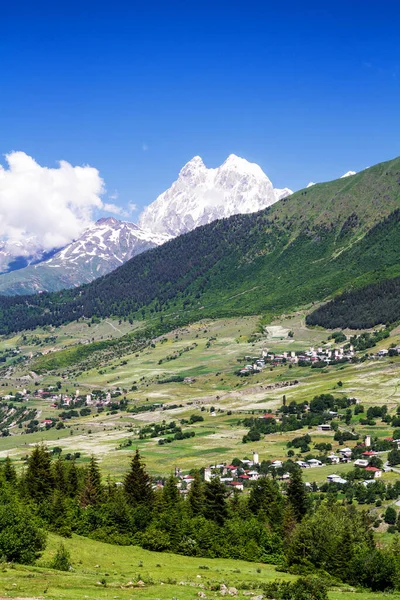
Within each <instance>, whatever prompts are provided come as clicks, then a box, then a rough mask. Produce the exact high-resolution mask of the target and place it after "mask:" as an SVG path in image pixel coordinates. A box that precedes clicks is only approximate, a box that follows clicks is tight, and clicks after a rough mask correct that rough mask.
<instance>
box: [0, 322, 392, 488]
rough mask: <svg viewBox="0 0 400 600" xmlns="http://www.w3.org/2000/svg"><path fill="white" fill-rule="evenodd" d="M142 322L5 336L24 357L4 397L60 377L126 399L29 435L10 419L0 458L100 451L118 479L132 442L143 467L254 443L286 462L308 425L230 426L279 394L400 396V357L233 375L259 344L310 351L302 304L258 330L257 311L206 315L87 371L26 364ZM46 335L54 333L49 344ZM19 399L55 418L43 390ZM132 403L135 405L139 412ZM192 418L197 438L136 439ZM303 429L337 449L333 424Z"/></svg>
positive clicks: (73, 386)
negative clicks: (40, 445) (41, 370)
mask: <svg viewBox="0 0 400 600" xmlns="http://www.w3.org/2000/svg"><path fill="white" fill-rule="evenodd" d="M138 326H139V323H135V324H134V325H133V326H131V325H129V324H127V323H119V322H118V321H111V320H107V321H105V322H102V323H99V324H91V327H88V325H87V323H74V324H71V325H68V326H66V327H61V328H57V329H54V330H52V331H39V332H38V333H37V332H35V334H34V335H35V337H37V338H39V340H42V341H40V344H42V345H41V346H37V345H32V335H33V334H32V333H26V334H25V335H22V336H19V337H17V338H9V339H2V340H1V342H0V350H3V349H6V348H7V349H11V348H15V347H18V349H19V350H20V354H21V355H22V356H26V357H27V358H26V360H25V361H24V362H21V363H20V364H15V365H13V363H12V362H11V364H10V365H6V367H4V368H3V377H2V379H1V385H2V386H3V388H4V392H3V393H4V394H9V395H12V394H14V393H15V392H17V391H19V390H22V389H23V388H29V389H31V390H32V389H33V390H35V389H36V390H37V389H41V388H48V386H54V387H55V386H56V385H57V383H58V385H59V388H60V389H59V391H58V392H59V393H61V392H62V393H65V394H70V395H71V396H73V395H74V394H75V390H79V393H80V394H86V393H90V392H91V391H92V390H93V389H98V388H100V389H103V390H107V391H110V392H113V391H115V390H117V389H119V390H121V393H122V394H123V396H124V397H126V398H127V400H128V406H127V410H123V411H111V410H108V409H105V410H103V412H100V413H98V412H97V411H96V408H93V409H92V413H91V414H90V415H88V416H84V417H79V418H76V417H73V418H71V419H68V420H67V421H65V428H63V429H59V430H56V429H55V428H51V429H48V430H46V429H41V430H40V431H38V432H35V433H30V434H26V433H22V432H23V431H24V430H22V431H21V430H20V429H18V428H17V427H14V428H13V427H11V429H10V435H9V436H8V437H3V438H0V457H3V458H4V457H5V456H6V455H7V454H9V455H10V456H11V457H14V458H24V457H25V456H26V454H27V453H28V452H29V449H30V448H31V447H32V445H34V444H35V443H37V442H39V441H45V442H47V443H48V444H49V447H50V448H52V447H55V446H57V447H60V448H62V451H63V452H64V453H67V452H80V453H81V457H80V459H79V460H81V461H84V460H87V459H88V457H89V455H90V454H91V453H94V454H96V455H97V456H98V457H99V458H100V460H101V462H102V467H103V468H105V469H106V471H108V472H109V473H110V474H112V476H113V477H114V478H117V479H118V478H120V476H121V475H122V473H123V472H124V471H125V469H126V467H127V465H128V462H129V460H130V456H131V454H132V449H134V448H135V447H138V448H139V449H140V451H141V453H142V454H143V456H144V459H145V461H146V463H147V466H148V468H149V470H150V471H151V472H152V473H153V474H160V475H166V474H169V473H171V472H173V470H174V468H175V467H180V468H181V469H183V470H184V471H189V470H190V469H191V468H194V467H205V466H208V465H210V464H215V463H216V462H225V461H231V460H232V459H233V458H234V457H238V458H245V457H249V458H251V453H252V451H257V452H258V453H259V457H260V460H268V459H270V460H274V459H283V458H285V457H286V455H287V448H286V444H287V442H288V441H289V440H290V439H292V438H293V437H295V436H296V435H301V434H302V433H304V431H303V432H288V433H277V434H272V435H268V436H265V438H264V439H262V440H260V441H259V442H252V443H251V444H243V443H242V437H243V435H244V434H245V433H246V432H247V429H246V428H244V427H243V426H242V425H239V424H238V421H239V420H241V419H243V418H245V417H247V416H251V415H252V414H255V415H257V414H261V413H262V412H265V411H271V410H272V409H276V408H277V407H278V406H280V405H281V404H282V398H283V395H285V396H286V402H287V403H290V402H291V401H293V400H294V401H296V402H300V401H304V400H307V401H310V400H311V399H312V398H313V397H314V396H315V395H318V394H321V393H332V394H334V395H337V396H345V395H347V396H351V397H352V396H354V397H357V398H359V399H360V400H361V402H362V404H363V405H365V407H366V408H367V407H368V406H371V405H382V404H385V405H387V406H388V408H389V409H390V410H393V409H395V408H396V407H397V405H398V404H399V403H400V388H399V384H400V371H399V359H398V358H385V359H382V360H368V361H365V362H362V363H358V364H345V365H336V366H330V367H327V368H324V369H312V368H310V367H298V366H294V365H293V366H292V365H279V366H276V367H266V368H265V369H264V370H263V371H262V372H261V373H258V374H253V375H251V376H249V377H246V378H242V377H238V375H237V374H236V371H237V370H238V368H239V367H241V366H243V365H244V364H246V360H245V356H259V355H260V354H261V352H262V350H263V349H264V350H265V349H268V350H271V351H274V352H283V351H285V350H307V349H309V347H310V346H318V345H321V344H323V343H324V342H326V341H327V339H328V336H329V332H327V331H325V330H320V329H309V328H307V327H306V326H305V323H304V313H302V312H299V313H296V314H293V315H288V316H286V317H283V318H281V319H279V320H278V321H276V322H273V323H271V324H269V325H268V326H266V327H265V328H262V327H261V324H260V319H259V317H257V316H255V317H244V318H235V319H220V320H215V321H208V320H207V321H202V322H198V323H195V324H193V325H190V326H188V327H185V328H181V329H179V330H176V331H173V332H171V333H169V334H167V335H165V336H162V337H161V338H158V339H156V340H153V343H151V344H150V343H149V344H148V345H147V346H146V347H145V348H143V349H141V350H138V351H136V352H132V353H131V354H126V355H121V356H119V355H118V356H114V357H111V358H107V359H104V357H102V355H100V356H99V358H98V360H97V363H96V366H93V365H91V366H90V368H88V369H86V368H85V362H83V363H81V364H80V365H74V366H71V367H69V368H68V369H65V370H64V371H62V372H56V373H53V372H51V373H48V374H44V375H41V376H37V375H35V373H34V372H32V370H33V368H34V365H35V357H32V358H29V356H30V353H31V352H32V348H36V351H37V349H38V348H39V349H40V351H41V352H43V351H48V350H50V351H51V350H53V351H54V350H57V349H59V348H64V347H65V346H66V345H69V344H76V343H79V342H83V341H84V339H85V336H88V335H89V334H88V332H90V336H91V338H94V339H95V340H100V339H102V338H103V339H104V337H105V336H108V337H119V336H121V335H122V334H124V333H127V332H129V331H132V329H135V328H136V327H138ZM289 333H290V337H288V335H289ZM345 333H347V334H350V333H351V332H345ZM49 337H50V338H55V341H51V340H50V341H45V340H46V339H48V338H49ZM399 339H400V335H399V331H398V330H394V331H393V332H392V334H391V337H390V338H389V339H387V340H383V341H382V342H380V343H379V344H378V346H377V347H376V348H374V349H373V350H374V351H376V350H377V349H379V348H387V347H389V345H390V344H392V343H395V344H396V343H398V342H399ZM51 344H53V346H51ZM11 360H12V359H11ZM177 377H178V378H180V379H182V378H186V382H184V381H173V380H172V379H173V378H177ZM21 378H25V379H21ZM289 384H292V385H289ZM26 404H27V406H28V407H29V408H35V409H36V410H37V411H38V415H39V417H38V418H39V420H44V419H46V418H52V417H56V416H57V414H58V410H57V409H55V408H53V407H52V406H51V404H52V402H51V401H50V400H48V399H45V398H40V399H32V400H29V401H27V402H26ZM146 407H150V408H151V410H146ZM138 409H140V410H141V411H142V412H137V410H138ZM132 411H136V412H132ZM191 415H200V416H202V417H203V419H204V420H203V421H202V422H199V423H194V424H186V425H184V427H183V431H188V432H190V431H193V432H194V433H195V436H194V437H191V438H188V439H183V440H175V441H173V442H172V443H170V444H165V445H159V443H158V442H159V438H158V437H153V438H151V437H147V438H146V439H141V438H143V436H140V435H139V433H140V429H141V428H143V427H145V426H146V425H148V424H151V423H159V424H161V423H163V422H166V423H168V422H170V421H175V422H176V423H177V424H179V422H180V421H181V420H182V419H184V420H186V421H188V420H189V419H190V416H191ZM355 425H356V426H357V431H358V432H359V433H360V436H361V437H362V436H364V435H365V434H368V433H371V427H368V426H362V425H359V423H358V420H357V418H356V417H353V421H352V426H355ZM372 431H373V433H374V434H375V435H378V436H379V437H387V436H389V435H390V433H391V428H390V427H389V426H387V425H386V424H385V423H382V422H381V421H380V420H378V422H377V425H376V426H375V427H374V428H373V429H372ZM307 432H308V433H309V434H310V435H311V437H312V444H314V443H318V442H321V441H322V442H327V441H329V442H330V443H332V444H333V446H334V449H337V448H338V444H337V442H333V432H328V433H322V432H320V431H317V430H316V429H314V430H308V431H307ZM21 464H22V463H21ZM346 467H347V466H346V465H338V466H335V469H334V471H336V472H340V473H341V472H345V471H346ZM331 470H332V468H331ZM326 475H327V473H325V468H324V469H309V470H307V471H306V473H305V479H306V480H309V481H317V482H322V481H324V480H325V478H326ZM389 476H390V475H389V474H388V475H385V476H384V477H389Z"/></svg>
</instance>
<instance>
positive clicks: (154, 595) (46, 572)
mask: <svg viewBox="0 0 400 600" xmlns="http://www.w3.org/2000/svg"><path fill="white" fill-rule="evenodd" d="M61 541H62V542H63V543H64V545H65V547H66V548H67V549H68V550H69V552H70V554H71V559H72V567H73V570H72V571H70V572H62V571H56V570H54V569H51V568H49V567H48V565H49V564H50V563H51V561H52V559H53V557H54V555H55V553H56V550H57V548H58V546H59V544H60V542H61ZM275 579H291V580H294V579H295V577H294V576H292V575H288V574H286V573H280V572H277V571H276V568H275V567H274V566H272V565H264V564H257V563H249V562H245V561H238V560H229V559H206V558H204V559H203V558H191V557H185V556H177V555H174V554H167V553H157V552H149V551H146V550H142V549H141V548H137V547H132V546H128V547H122V546H111V545H109V544H104V543H101V542H96V541H93V540H89V539H86V538H82V537H79V536H73V537H72V538H71V539H62V538H59V537H58V536H55V535H50V536H49V540H48V546H47V548H46V551H45V552H44V554H43V556H42V557H41V558H40V560H39V561H38V564H37V566H34V567H30V566H22V565H13V566H10V565H4V564H3V565H1V567H0V594H2V595H3V597H5V598H29V599H30V600H32V599H34V600H36V599H38V598H41V599H42V598H49V600H61V599H66V600H83V599H89V600H94V599H111V598H113V599H117V598H118V599H121V600H123V599H132V600H133V599H134V598H138V599H140V600H172V599H174V598H175V599H176V600H194V599H195V598H199V592H200V593H201V592H203V593H205V594H206V597H207V598H218V597H221V595H220V592H219V591H213V590H210V587H212V586H213V587H216V586H217V587H218V588H219V585H220V584H225V585H226V586H227V587H236V588H237V589H238V597H248V592H249V591H250V590H252V591H253V593H254V594H256V592H257V590H259V588H258V585H259V584H261V583H262V582H267V581H273V580H275ZM138 581H142V582H143V583H144V585H137V584H138ZM244 592H247V594H244ZM383 597H386V594H382V593H379V594H373V593H369V592H356V590H354V589H352V588H349V587H346V586H343V589H342V588H336V589H334V590H332V591H331V592H329V598H330V600H350V599H354V600H377V598H383ZM387 597H388V598H389V597H390V598H393V600H399V598H400V594H387ZM1 600H2V599H1Z"/></svg>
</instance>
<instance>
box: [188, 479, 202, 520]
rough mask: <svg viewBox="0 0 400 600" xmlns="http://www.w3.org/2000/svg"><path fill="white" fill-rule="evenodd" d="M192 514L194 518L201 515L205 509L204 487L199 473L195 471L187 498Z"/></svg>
mask: <svg viewBox="0 0 400 600" xmlns="http://www.w3.org/2000/svg"><path fill="white" fill-rule="evenodd" d="M187 501H188V506H189V510H190V514H191V516H193V517H197V516H198V515H201V514H202V512H203V508H204V485H203V482H202V480H201V475H200V473H199V471H195V473H194V479H193V481H192V483H191V486H190V489H189V493H188V496H187Z"/></svg>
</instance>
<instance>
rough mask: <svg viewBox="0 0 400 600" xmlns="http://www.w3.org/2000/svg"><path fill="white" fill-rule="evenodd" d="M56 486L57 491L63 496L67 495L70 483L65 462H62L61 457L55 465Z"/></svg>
mask: <svg viewBox="0 0 400 600" xmlns="http://www.w3.org/2000/svg"><path fill="white" fill-rule="evenodd" d="M53 473H54V485H55V488H56V490H59V491H60V492H62V494H64V495H65V494H66V493H67V488H68V482H67V476H66V472H65V462H64V461H63V460H62V458H61V456H59V457H58V458H57V460H56V462H55V464H54V469H53Z"/></svg>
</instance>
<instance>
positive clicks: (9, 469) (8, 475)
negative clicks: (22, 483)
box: [3, 456, 17, 484]
mask: <svg viewBox="0 0 400 600" xmlns="http://www.w3.org/2000/svg"><path fill="white" fill-rule="evenodd" d="M3 477H4V479H5V480H6V481H7V483H11V484H15V483H16V481H17V472H16V470H15V467H14V465H13V464H12V462H11V459H10V457H9V456H7V457H6V460H5V461H4V466H3Z"/></svg>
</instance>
